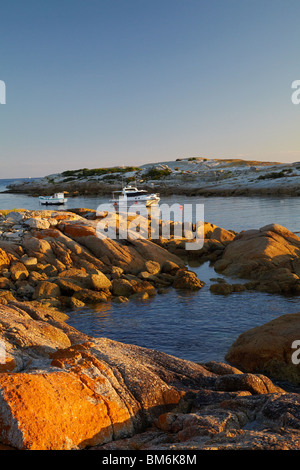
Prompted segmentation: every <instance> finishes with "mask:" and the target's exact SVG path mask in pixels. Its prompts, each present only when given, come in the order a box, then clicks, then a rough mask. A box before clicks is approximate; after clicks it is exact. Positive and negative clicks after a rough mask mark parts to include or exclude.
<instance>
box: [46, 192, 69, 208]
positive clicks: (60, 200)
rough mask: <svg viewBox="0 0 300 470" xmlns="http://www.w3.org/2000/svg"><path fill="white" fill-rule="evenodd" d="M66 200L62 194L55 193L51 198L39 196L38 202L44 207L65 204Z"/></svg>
mask: <svg viewBox="0 0 300 470" xmlns="http://www.w3.org/2000/svg"><path fill="white" fill-rule="evenodd" d="M67 200H68V199H66V198H65V195H64V193H56V194H54V195H53V196H40V197H39V201H40V203H41V204H44V205H60V204H65V203H66V202H67Z"/></svg>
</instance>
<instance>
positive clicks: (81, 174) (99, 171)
mask: <svg viewBox="0 0 300 470" xmlns="http://www.w3.org/2000/svg"><path fill="white" fill-rule="evenodd" d="M139 170H140V168H138V167H135V166H126V167H122V168H121V167H118V166H115V167H111V168H93V169H90V170H89V169H88V168H82V169H80V170H67V171H64V172H63V173H62V176H65V177H70V176H75V177H77V178H86V177H89V176H102V175H107V174H113V173H128V172H130V171H139Z"/></svg>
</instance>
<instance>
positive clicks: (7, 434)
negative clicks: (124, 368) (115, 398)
mask: <svg viewBox="0 0 300 470" xmlns="http://www.w3.org/2000/svg"><path fill="white" fill-rule="evenodd" d="M0 390H1V405H5V406H1V407H0V439H1V442H2V443H4V444H8V445H13V446H15V447H17V448H18V449H28V450H55V449H60V450H63V449H76V448H83V447H86V446H91V445H96V444H99V443H104V442H108V441H109V440H111V439H112V437H113V434H114V429H113V426H114V422H117V423H118V426H120V423H123V422H125V426H126V422H127V421H128V420H129V419H130V416H129V413H128V411H127V410H126V409H122V408H120V407H119V406H118V404H116V403H112V402H109V400H106V399H104V398H103V397H101V396H100V395H97V394H95V392H94V391H92V390H90V388H89V387H87V386H86V385H85V384H83V382H82V381H81V380H80V379H79V378H78V377H77V376H76V375H74V374H69V373H66V372H63V371H61V372H60V371H58V372H56V371H54V372H49V373H19V374H2V375H1V376H0Z"/></svg>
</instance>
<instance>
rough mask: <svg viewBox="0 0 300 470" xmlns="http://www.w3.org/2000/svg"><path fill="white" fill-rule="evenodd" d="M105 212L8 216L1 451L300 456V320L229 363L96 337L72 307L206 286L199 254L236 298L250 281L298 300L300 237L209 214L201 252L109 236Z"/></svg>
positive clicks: (0, 308)
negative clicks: (196, 265)
mask: <svg viewBox="0 0 300 470" xmlns="http://www.w3.org/2000/svg"><path fill="white" fill-rule="evenodd" d="M132 217H134V215H133V216H132ZM108 219H109V214H107V213H105V214H102V215H99V214H97V213H96V212H95V211H91V210H89V209H73V210H72V211H69V212H66V211H63V210H62V211H26V210H18V211H11V212H7V211H1V215H0V345H1V351H0V352H2V355H0V356H1V357H0V359H1V360H0V401H1V406H0V443H1V445H2V448H3V449H5V448H11V449H27V450H63V449H65V450H69V449H72V450H73V449H74V450H75V449H91V450H116V449H121V450H153V449H155V450H168V451H172V450H176V451H177V450H185V449H186V450H188V449H193V450H225V449H226V450H232V449H235V450H240V449H243V450H249V449H250V450H256V449H265V450H275V449H276V450H277V449H285V450H287V449H288V450H293V449H294V450H298V449H299V448H300V443H299V442H300V441H299V427H300V421H299V420H300V395H299V393H298V387H299V386H300V373H299V372H300V370H299V365H298V364H297V363H293V361H292V359H291V358H292V353H293V352H294V351H293V349H292V344H293V342H294V341H295V340H298V339H299V334H300V328H299V326H298V325H300V314H293V315H285V316H282V317H279V318H278V319H276V320H273V321H272V322H270V323H268V324H266V325H263V326H262V327H257V328H255V329H253V330H250V331H249V332H245V333H243V335H241V336H240V337H239V338H237V340H236V341H235V343H234V344H233V345H232V346H231V348H230V350H229V351H228V353H227V356H226V361H227V362H226V363H225V362H224V363H219V362H213V361H212V362H209V363H205V364H199V363H194V362H190V361H186V360H182V359H179V358H176V357H173V356H170V355H167V354H164V353H161V352H159V351H155V350H150V349H145V348H142V347H138V346H135V345H128V344H123V343H120V342H117V341H112V340H110V339H107V338H94V337H91V336H88V335H85V334H83V333H81V332H79V331H77V330H76V329H74V328H72V327H71V326H69V325H68V323H67V319H68V317H67V314H66V311H67V310H66V309H67V308H69V307H70V306H72V308H76V307H82V306H83V305H95V304H97V303H99V302H130V300H131V299H137V298H138V299H140V301H144V300H146V299H148V298H149V297H151V296H154V295H158V294H159V293H160V292H161V291H163V289H165V288H166V287H168V288H174V289H190V290H198V291H199V293H201V288H202V287H203V285H204V284H203V282H202V281H201V280H200V279H198V278H197V276H196V275H195V274H194V273H193V272H192V271H191V270H189V269H188V268H187V264H186V261H187V259H188V258H189V257H190V258H191V257H192V258H193V259H197V260H199V261H200V262H202V261H207V260H209V261H210V262H211V263H213V264H214V267H215V271H216V274H217V275H218V273H220V275H222V274H223V273H225V274H226V276H229V277H230V278H232V283H230V284H229V283H228V282H224V280H222V278H220V279H218V278H216V282H215V284H213V285H212V286H211V290H212V292H213V293H215V294H216V295H229V297H228V299H229V300H228V301H230V294H231V293H232V292H238V291H242V290H244V289H248V290H251V291H253V295H254V296H255V292H256V291H261V290H262V291H265V292H270V293H280V294H281V295H285V294H286V293H288V294H289V295H295V296H297V295H299V289H300V271H299V266H298V264H299V263H298V257H299V247H300V238H299V237H297V235H295V234H293V233H291V232H289V231H288V230H287V229H285V228H284V227H281V226H278V225H276V224H273V225H269V226H266V227H262V228H261V229H260V230H253V231H245V232H241V233H235V232H233V231H231V230H226V229H223V228H221V227H217V226H215V225H213V224H210V223H208V222H207V223H205V224H204V245H203V247H202V248H201V249H199V250H191V251H189V250H185V249H184V246H185V243H187V242H189V243H192V241H191V240H187V239H184V238H182V239H181V240H180V239H179V240H178V239H176V238H174V237H172V235H171V237H170V239H167V240H166V239H163V238H162V237H160V238H159V239H158V240H151V239H150V238H149V239H138V238H134V237H133V238H129V239H127V240H123V239H121V240H120V239H115V240H112V239H109V238H101V237H99V234H97V223H98V222H99V220H101V221H102V222H103V220H104V221H105V220H108ZM127 222H128V220H127ZM122 223H123V221H122V219H121V217H119V218H118V224H119V225H118V227H119V228H120V224H122ZM172 230H174V225H173V226H172V224H171V234H172V233H173V232H172ZM298 333H299V334H298Z"/></svg>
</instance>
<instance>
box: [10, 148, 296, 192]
mask: <svg viewBox="0 0 300 470" xmlns="http://www.w3.org/2000/svg"><path fill="white" fill-rule="evenodd" d="M122 183H123V184H127V183H137V185H138V186H139V187H142V188H143V189H146V190H148V191H151V192H153V191H155V192H159V193H160V194H161V196H170V195H185V196H194V197H212V196H218V197H235V196H264V197H267V196H299V195H300V163H299V162H296V163H288V164H282V163H278V162H277V163H276V162H258V161H247V160H241V159H209V158H202V157H189V158H182V159H176V160H174V161H167V162H161V163H150V164H146V165H141V166H140V167H139V168H136V169H132V168H131V167H128V169H127V168H126V167H113V168H97V169H92V170H88V169H82V170H70V171H65V172H63V173H60V174H53V175H48V176H45V177H43V178H40V179H32V180H31V181H28V180H26V181H17V182H15V183H12V184H11V185H9V187H8V188H7V190H6V191H5V192H8V193H14V194H27V195H31V196H34V197H38V196H41V195H45V196H49V195H52V194H54V193H57V192H65V193H66V194H67V195H68V197H70V198H76V197H77V196H98V197H99V196H111V194H112V192H113V191H118V190H120V189H121V186H122Z"/></svg>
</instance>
